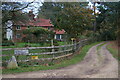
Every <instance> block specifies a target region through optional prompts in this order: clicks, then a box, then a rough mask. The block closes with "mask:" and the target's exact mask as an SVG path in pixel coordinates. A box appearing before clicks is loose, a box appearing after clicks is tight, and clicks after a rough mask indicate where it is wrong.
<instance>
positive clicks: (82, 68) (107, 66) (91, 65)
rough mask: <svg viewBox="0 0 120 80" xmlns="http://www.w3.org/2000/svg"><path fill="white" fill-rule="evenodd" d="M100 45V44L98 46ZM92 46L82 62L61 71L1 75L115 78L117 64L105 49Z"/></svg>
mask: <svg viewBox="0 0 120 80" xmlns="http://www.w3.org/2000/svg"><path fill="white" fill-rule="evenodd" d="M98 45H100V44H98ZM98 45H95V46H93V47H92V48H91V49H90V50H89V51H88V53H87V55H86V57H85V58H84V60H83V61H81V62H80V63H78V64H75V65H71V66H68V67H65V68H61V69H55V70H46V71H37V72H25V73H19V74H8V75H3V78H117V77H118V62H117V60H116V59H115V58H113V56H112V55H111V54H110V53H109V51H108V50H107V49H106V45H107V44H105V45H104V46H102V47H101V49H99V50H98V51H97V49H96V47H97V46H98Z"/></svg>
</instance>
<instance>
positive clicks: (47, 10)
mask: <svg viewBox="0 0 120 80" xmlns="http://www.w3.org/2000/svg"><path fill="white" fill-rule="evenodd" d="M92 13H93V11H92V10H90V9H89V8H87V3H55V2H51V3H47V2H45V3H43V6H42V7H41V10H40V13H39V15H40V16H41V15H42V16H44V17H46V18H50V19H51V20H52V23H53V24H54V26H55V28H59V29H64V30H65V31H66V32H67V33H68V34H70V35H71V37H78V35H80V34H82V33H83V32H84V31H85V30H88V29H90V28H92V18H93V15H92Z"/></svg>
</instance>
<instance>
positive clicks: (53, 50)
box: [51, 39, 55, 58]
mask: <svg viewBox="0 0 120 80" xmlns="http://www.w3.org/2000/svg"><path fill="white" fill-rule="evenodd" d="M51 45H52V52H53V58H54V57H55V55H54V52H55V49H54V44H53V39H52V40H51Z"/></svg>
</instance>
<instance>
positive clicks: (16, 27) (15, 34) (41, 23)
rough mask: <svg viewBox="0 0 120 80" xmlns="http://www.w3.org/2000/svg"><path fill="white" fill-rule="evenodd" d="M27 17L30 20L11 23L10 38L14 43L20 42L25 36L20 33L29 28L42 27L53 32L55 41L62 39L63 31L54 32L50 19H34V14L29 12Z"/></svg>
mask: <svg viewBox="0 0 120 80" xmlns="http://www.w3.org/2000/svg"><path fill="white" fill-rule="evenodd" d="M28 16H29V17H30V20H22V21H14V22H13V24H12V28H13V29H12V33H11V35H12V36H11V38H12V40H13V41H14V42H21V40H22V38H23V37H25V35H24V34H22V31H23V30H25V29H28V28H30V27H42V28H45V29H48V30H51V31H54V32H55V39H56V40H62V39H63V34H64V33H65V31H64V30H63V29H62V30H54V25H53V24H52V23H51V21H50V19H43V18H34V14H32V12H31V11H30V12H29V15H28ZM8 35H9V34H8V33H7V36H8ZM7 38H9V37H7Z"/></svg>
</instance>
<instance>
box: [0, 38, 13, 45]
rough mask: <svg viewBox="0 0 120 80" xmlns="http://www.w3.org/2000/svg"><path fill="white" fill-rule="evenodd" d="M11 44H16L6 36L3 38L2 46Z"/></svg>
mask: <svg viewBox="0 0 120 80" xmlns="http://www.w3.org/2000/svg"><path fill="white" fill-rule="evenodd" d="M11 45H15V44H14V43H13V41H12V40H8V39H7V38H4V39H3V40H2V46H11Z"/></svg>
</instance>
